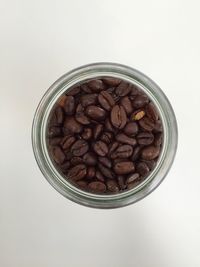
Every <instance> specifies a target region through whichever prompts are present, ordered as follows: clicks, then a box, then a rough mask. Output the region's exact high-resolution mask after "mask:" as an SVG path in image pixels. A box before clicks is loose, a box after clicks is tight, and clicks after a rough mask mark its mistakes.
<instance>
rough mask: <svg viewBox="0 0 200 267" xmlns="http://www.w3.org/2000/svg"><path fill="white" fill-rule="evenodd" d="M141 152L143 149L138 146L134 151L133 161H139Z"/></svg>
mask: <svg viewBox="0 0 200 267" xmlns="http://www.w3.org/2000/svg"><path fill="white" fill-rule="evenodd" d="M140 152H141V147H140V146H136V147H134V149H133V154H132V157H131V159H132V161H136V160H138V158H139V156H140Z"/></svg>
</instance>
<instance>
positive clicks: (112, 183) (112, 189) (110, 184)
mask: <svg viewBox="0 0 200 267" xmlns="http://www.w3.org/2000/svg"><path fill="white" fill-rule="evenodd" d="M106 185H107V188H108V190H109V191H110V192H113V193H117V192H119V187H118V185H117V182H116V181H115V180H107V182H106Z"/></svg>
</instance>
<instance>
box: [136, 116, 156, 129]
mask: <svg viewBox="0 0 200 267" xmlns="http://www.w3.org/2000/svg"><path fill="white" fill-rule="evenodd" d="M139 124H140V126H141V127H142V128H143V129H144V130H145V131H148V132H151V131H152V130H153V129H154V127H155V123H154V121H153V120H151V119H150V118H148V117H144V118H142V119H141V120H139Z"/></svg>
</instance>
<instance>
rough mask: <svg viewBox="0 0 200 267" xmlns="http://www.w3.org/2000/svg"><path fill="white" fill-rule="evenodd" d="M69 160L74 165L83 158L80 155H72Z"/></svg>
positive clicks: (81, 161)
mask: <svg viewBox="0 0 200 267" xmlns="http://www.w3.org/2000/svg"><path fill="white" fill-rule="evenodd" d="M70 162H71V165H73V166H75V165H78V164H81V163H83V159H82V158H80V157H72V158H71V160H70Z"/></svg>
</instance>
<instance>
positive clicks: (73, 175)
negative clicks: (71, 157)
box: [68, 164, 87, 181]
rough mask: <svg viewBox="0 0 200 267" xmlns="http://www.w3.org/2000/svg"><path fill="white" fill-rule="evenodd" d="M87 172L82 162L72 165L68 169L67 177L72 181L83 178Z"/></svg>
mask: <svg viewBox="0 0 200 267" xmlns="http://www.w3.org/2000/svg"><path fill="white" fill-rule="evenodd" d="M86 174H87V168H86V166H85V165H84V164H79V165H76V166H74V167H73V168H71V169H70V170H69V171H68V178H69V179H71V180H73V181H78V180H81V179H83V178H84V177H85V176H86Z"/></svg>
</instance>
